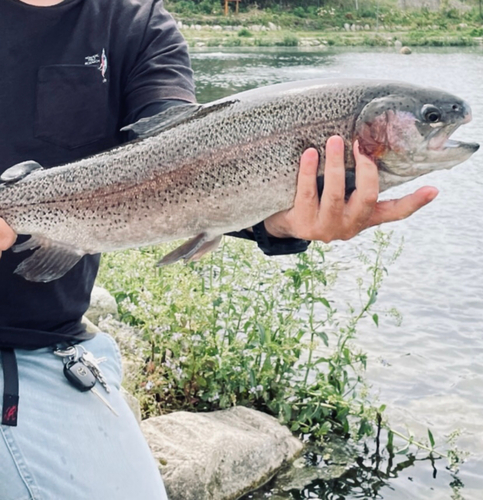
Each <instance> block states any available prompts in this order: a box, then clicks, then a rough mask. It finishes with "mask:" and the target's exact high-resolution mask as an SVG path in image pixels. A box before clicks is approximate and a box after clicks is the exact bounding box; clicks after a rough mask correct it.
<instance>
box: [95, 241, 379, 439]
mask: <svg viewBox="0 0 483 500" xmlns="http://www.w3.org/2000/svg"><path fill="white" fill-rule="evenodd" d="M377 238H378V239H377V241H376V243H375V244H376V246H377V248H378V250H377V251H376V254H375V255H376V258H375V261H374V262H372V261H371V262H369V260H368V261H367V263H366V265H367V267H368V269H369V271H370V273H371V274H370V276H371V280H372V281H371V283H370V284H369V285H368V291H367V298H366V299H365V300H364V301H363V302H361V306H360V308H359V309H358V310H356V309H351V310H350V311H349V312H348V317H347V318H346V319H345V320H344V321H342V320H340V319H337V320H336V319H335V318H334V314H335V313H336V312H337V309H336V308H335V306H334V304H332V303H331V302H329V301H328V299H327V298H325V293H326V291H327V289H328V288H330V286H331V284H332V283H333V282H334V280H335V278H336V275H337V265H336V264H328V263H327V262H326V261H325V247H323V246H319V245H312V247H311V249H310V251H309V252H307V253H304V254H300V255H298V256H294V257H292V264H291V265H289V266H287V267H282V266H281V264H279V263H277V261H275V260H273V259H271V260H269V259H266V258H264V257H263V256H262V255H261V254H260V253H259V252H258V251H257V250H255V251H254V250H253V246H252V245H250V244H249V243H246V242H240V241H236V242H232V241H231V242H229V243H225V244H224V246H223V247H224V249H223V250H224V251H223V252H217V253H216V254H212V256H211V257H210V262H209V264H207V262H206V261H205V262H203V263H199V264H198V263H193V264H190V265H188V266H185V265H175V266H169V267H167V268H161V269H156V267H155V262H156V261H157V259H159V257H160V251H159V250H158V249H145V250H140V251H132V252H126V253H120V254H110V255H106V256H105V257H104V258H103V263H102V268H101V272H100V283H101V284H103V285H104V286H107V288H109V289H110V290H111V292H112V293H113V294H114V296H115V297H116V300H117V301H118V304H119V308H120V312H121V315H122V319H123V321H125V322H128V323H130V324H132V325H134V326H136V327H137V328H139V329H140V330H141V331H142V332H143V340H142V341H140V343H139V345H138V347H137V349H138V350H139V351H140V352H142V353H143V354H142V356H141V358H142V360H143V361H142V362H141V363H140V364H141V371H140V372H139V376H138V377H136V379H135V380H134V381H132V384H133V385H132V387H131V389H134V391H135V393H136V396H138V397H139V398H140V399H141V402H142V404H143V411H144V414H145V416H152V415H155V414H159V413H161V412H166V411H173V410H180V409H185V410H195V411H207V410H215V409H220V408H227V407H229V406H232V405H235V404H242V405H246V406H249V407H253V408H256V409H260V410H264V411H267V412H269V413H270V414H272V415H276V416H278V417H279V418H280V419H281V421H283V422H284V423H287V424H288V425H289V426H290V427H291V428H292V430H294V431H297V432H302V433H304V434H309V435H311V436H312V437H313V438H316V439H320V438H322V437H323V436H324V435H325V434H326V433H327V432H328V431H329V430H332V431H335V432H338V433H341V434H343V435H345V434H347V433H351V434H356V435H358V436H359V435H367V434H369V433H370V432H371V425H370V421H371V419H373V416H374V410H373V409H371V405H370V403H369V402H368V401H366V400H365V397H362V396H361V394H364V391H359V389H358V387H359V386H361V387H362V386H363V378H362V376H361V372H362V371H363V370H364V367H365V362H366V356H365V354H364V353H362V352H359V351H358V350H357V349H355V348H354V347H353V346H352V345H351V341H352V339H353V338H354V336H355V334H356V326H357V324H358V322H359V321H360V320H361V319H362V318H363V317H366V316H367V315H368V314H369V311H370V309H371V308H372V306H373V304H374V302H375V299H376V297H377V290H378V288H379V287H380V285H381V282H382V275H383V267H382V261H381V259H382V254H383V253H384V251H385V250H386V248H387V245H388V243H387V240H386V239H385V238H384V237H382V236H380V235H378V236H377ZM119 269H122V272H121V273H120V272H118V270H119ZM375 318H376V316H373V320H374V321H375V322H376V319H375ZM331 332H332V333H331ZM351 418H352V419H353V421H354V422H357V425H355V427H354V428H353V429H352V430H351V429H350V419H351Z"/></svg>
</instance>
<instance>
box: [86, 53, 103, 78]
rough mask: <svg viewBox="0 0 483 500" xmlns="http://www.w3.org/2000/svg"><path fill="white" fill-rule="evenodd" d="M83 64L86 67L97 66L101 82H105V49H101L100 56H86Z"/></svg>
mask: <svg viewBox="0 0 483 500" xmlns="http://www.w3.org/2000/svg"><path fill="white" fill-rule="evenodd" d="M84 64H85V65H86V66H97V69H98V70H99V71H100V72H101V76H102V81H103V82H107V80H106V73H107V55H106V49H102V53H101V54H94V55H92V56H86V57H85V59H84Z"/></svg>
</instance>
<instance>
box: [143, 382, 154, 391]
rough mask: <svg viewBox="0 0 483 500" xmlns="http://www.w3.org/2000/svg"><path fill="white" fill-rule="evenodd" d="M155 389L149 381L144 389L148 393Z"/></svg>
mask: <svg viewBox="0 0 483 500" xmlns="http://www.w3.org/2000/svg"><path fill="white" fill-rule="evenodd" d="M153 387H154V384H153V383H152V382H151V380H149V381H148V382H147V383H146V386H145V387H144V388H145V389H146V390H147V391H150V390H151V389H152V388H153Z"/></svg>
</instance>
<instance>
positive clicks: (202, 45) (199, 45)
mask: <svg viewBox="0 0 483 500" xmlns="http://www.w3.org/2000/svg"><path fill="white" fill-rule="evenodd" d="M195 47H206V43H205V42H196V45H195Z"/></svg>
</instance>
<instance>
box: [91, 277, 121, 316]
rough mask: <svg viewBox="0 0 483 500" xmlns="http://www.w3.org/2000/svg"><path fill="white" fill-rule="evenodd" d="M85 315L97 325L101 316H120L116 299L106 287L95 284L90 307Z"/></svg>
mask: <svg viewBox="0 0 483 500" xmlns="http://www.w3.org/2000/svg"><path fill="white" fill-rule="evenodd" d="M85 315H86V317H87V319H88V320H89V321H91V322H92V323H94V325H97V324H98V323H99V320H100V319H101V318H105V317H106V316H109V315H111V316H113V317H114V318H118V317H119V313H118V311H117V303H116V299H115V298H114V297H113V296H112V295H111V294H110V293H109V292H108V291H107V290H106V289H105V288H102V287H100V286H95V287H94V289H93V290H92V293H91V302H90V305H89V309H88V310H87V312H86V314H85Z"/></svg>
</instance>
